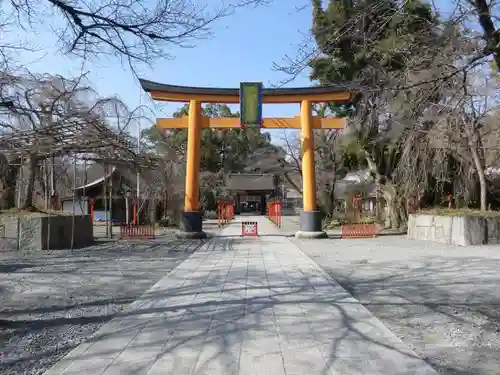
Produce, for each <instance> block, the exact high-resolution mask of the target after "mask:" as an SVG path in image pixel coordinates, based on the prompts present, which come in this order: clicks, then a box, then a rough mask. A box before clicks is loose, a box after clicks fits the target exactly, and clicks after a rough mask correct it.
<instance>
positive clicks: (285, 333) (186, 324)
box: [45, 217, 436, 375]
mask: <svg viewBox="0 0 500 375" xmlns="http://www.w3.org/2000/svg"><path fill="white" fill-rule="evenodd" d="M253 219H254V220H258V222H259V232H260V234H261V236H260V237H258V238H247V237H246V238H241V237H239V234H240V232H241V224H240V223H238V220H236V221H235V222H234V223H232V224H231V225H229V226H228V227H227V228H226V229H224V231H223V233H222V236H221V237H218V238H214V239H213V240H212V241H209V243H208V244H207V245H206V246H205V247H204V248H202V249H201V250H199V251H197V252H196V253H195V254H193V255H192V256H191V257H190V258H188V259H187V260H186V261H184V262H183V263H182V264H181V265H180V266H179V267H177V268H176V269H175V270H174V271H173V272H172V273H170V274H169V275H167V276H166V277H164V278H163V279H162V280H161V281H160V282H158V283H157V284H156V285H155V286H154V287H153V288H152V289H151V290H150V291H148V293H146V294H145V295H144V296H143V297H142V298H141V299H139V300H137V301H136V302H134V303H133V304H131V305H130V306H129V308H128V309H127V310H125V311H123V312H122V313H120V314H119V316H117V317H116V318H115V319H113V320H112V321H111V322H109V323H108V324H106V325H105V326H103V327H102V329H100V330H99V331H98V332H97V333H96V334H95V335H94V336H93V338H92V339H91V340H90V341H89V342H87V343H84V344H82V345H80V346H79V347H77V348H76V349H75V350H74V351H73V352H71V353H70V354H69V355H68V356H67V357H65V358H64V359H63V360H62V361H60V362H59V363H57V364H56V365H55V366H54V367H53V368H52V369H51V370H49V371H48V372H46V374H45V375H69V374H74V375H76V374H78V375H90V374H92V375H97V374H104V375H118V374H119V375H123V374H144V375H146V374H147V375H159V374H161V375H167V374H172V375H173V374H175V375H183V374H210V375H222V374H227V375H233V374H242V375H243V374H247V375H263V374H270V375H309V374H310V375H313V374H318V375H319V374H321V375H323V374H336V375H354V374H356V375H357V374H360V375H361V374H363V375H364V374H370V375H377V374H381V375H382V374H384V375H391V374H418V375H428V374H429V375H430V374H436V372H434V370H432V369H431V368H430V367H429V366H428V365H427V364H426V363H425V362H424V361H423V360H421V359H419V358H418V357H416V355H415V354H414V353H413V352H412V351H411V350H410V349H409V348H408V347H406V346H405V345H404V344H403V343H402V342H401V341H400V340H399V339H398V338H397V337H396V336H395V335H393V334H392V333H391V332H390V331H389V330H388V329H387V328H386V327H385V326H384V325H382V323H381V322H380V321H379V320H377V319H376V318H374V317H373V315H372V314H371V313H369V312H368V310H366V309H365V308H364V307H363V306H362V305H360V304H359V303H358V302H357V301H356V300H355V299H354V298H352V297H351V295H349V294H348V293H347V292H346V291H345V290H344V289H342V288H341V287H340V286H339V285H338V284H337V283H335V282H334V281H333V280H331V279H329V277H328V276H327V275H326V274H325V273H324V272H323V271H322V270H320V269H319V268H318V266H317V265H316V264H315V263H314V262H313V261H311V260H310V259H309V258H308V257H307V256H305V255H304V254H303V253H302V252H301V251H300V250H299V249H298V248H297V247H296V246H295V245H293V244H292V243H291V242H290V241H289V240H288V239H287V238H285V237H283V236H281V235H279V231H278V230H277V229H276V228H275V227H274V226H273V225H272V224H271V223H269V222H268V221H267V220H266V219H265V218H260V217H255V218H253ZM245 220H251V218H248V217H245Z"/></svg>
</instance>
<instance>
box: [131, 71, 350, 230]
mask: <svg viewBox="0 0 500 375" xmlns="http://www.w3.org/2000/svg"><path fill="white" fill-rule="evenodd" d="M140 82H141V86H142V88H143V89H144V91H146V92H148V93H149V94H150V95H151V97H152V99H154V100H158V101H166V102H184V103H189V114H188V116H183V117H181V118H169V119H163V118H160V119H157V122H156V125H157V127H158V128H160V129H188V140H187V160H186V194H185V199H184V212H183V215H182V220H181V230H180V232H179V235H180V236H182V237H189V238H203V237H205V233H204V232H203V228H202V217H201V213H200V212H199V172H200V171H199V169H200V134H201V129H206V128H209V129H216V128H222V129H231V128H241V127H245V126H248V127H251V126H254V127H259V128H264V129H300V130H301V141H302V151H303V153H302V177H303V178H302V180H303V208H304V209H303V212H302V213H301V214H300V231H299V232H297V236H298V237H309V238H319V237H325V236H326V234H325V233H324V232H323V230H322V224H321V214H320V212H319V211H318V210H317V206H316V173H315V161H314V137H313V130H314V129H343V128H344V127H345V123H346V121H345V119H344V118H319V117H315V116H313V115H312V104H314V103H326V102H344V103H346V102H352V101H353V98H354V94H353V93H352V92H350V91H349V90H348V89H346V88H341V87H301V88H272V89H263V88H262V84H261V83H255V82H253V83H241V86H240V89H232V88H207V87H186V86H174V85H167V84H162V83H157V82H151V81H147V80H143V79H141V80H140ZM245 90H246V91H248V94H247V93H246V92H245ZM202 103H220V104H238V103H239V104H240V106H241V116H242V117H241V118H209V117H206V116H203V115H202V113H201V104H202ZM285 103H298V104H300V116H296V117H292V118H284V117H280V118H262V104H285ZM245 113H246V114H245ZM244 116H246V117H245V118H244ZM249 119H250V120H249Z"/></svg>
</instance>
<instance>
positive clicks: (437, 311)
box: [292, 236, 500, 375]
mask: <svg viewBox="0 0 500 375" xmlns="http://www.w3.org/2000/svg"><path fill="white" fill-rule="evenodd" d="M292 241H293V242H294V243H296V244H297V245H298V246H299V247H300V249H301V250H302V251H303V252H304V253H306V254H307V255H308V256H309V257H311V258H312V259H313V260H314V261H316V263H317V264H318V265H320V266H321V267H322V268H323V269H324V270H325V271H327V272H328V273H329V274H330V275H332V276H333V277H334V278H335V279H336V280H337V281H339V282H340V283H341V284H342V285H343V286H344V288H346V289H347V290H349V291H350V292H351V293H352V294H353V295H354V296H355V297H356V298H357V299H358V300H359V301H360V302H361V303H362V304H363V305H365V306H366V307H367V308H368V309H369V310H370V311H371V312H372V313H374V314H375V315H376V316H377V317H378V318H379V319H380V320H381V321H382V322H383V323H384V324H385V325H386V326H387V327H388V328H389V329H391V330H392V331H393V332H394V333H395V334H396V335H398V336H399V337H400V338H401V339H402V340H403V341H404V342H405V343H406V344H407V345H408V346H410V347H412V349H414V351H415V352H416V353H417V354H418V355H420V356H421V357H422V358H424V359H426V360H427V361H428V362H429V363H430V364H431V365H432V366H433V367H434V368H435V369H436V370H437V371H438V372H439V373H440V374H446V375H472V374H474V375H495V374H500V272H499V270H500V246H498V245H497V246H481V247H473V246H470V247H458V246H451V245H444V244H437V243H431V242H427V241H425V242H424V241H412V240H407V239H406V238H405V237H404V236H397V237H396V236H391V237H379V238H377V239H353V240H334V239H327V240H313V241H311V240H296V239H293V240H292Z"/></svg>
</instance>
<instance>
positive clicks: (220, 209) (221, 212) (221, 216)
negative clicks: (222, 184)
mask: <svg viewBox="0 0 500 375" xmlns="http://www.w3.org/2000/svg"><path fill="white" fill-rule="evenodd" d="M232 219H234V202H233V201H231V200H229V199H220V200H218V201H217V220H218V221H219V227H221V226H223V225H225V224H227V223H228V222H229V221H230V220H232Z"/></svg>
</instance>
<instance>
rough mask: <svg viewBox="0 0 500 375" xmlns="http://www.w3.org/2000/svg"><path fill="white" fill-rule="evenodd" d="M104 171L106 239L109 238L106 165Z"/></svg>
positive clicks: (103, 189) (103, 167) (103, 194)
mask: <svg viewBox="0 0 500 375" xmlns="http://www.w3.org/2000/svg"><path fill="white" fill-rule="evenodd" d="M102 170H103V172H104V181H103V182H102V199H103V200H104V201H103V203H104V227H105V228H106V238H108V237H109V233H108V230H109V228H108V204H107V201H108V196H107V194H106V191H107V189H106V185H107V182H106V177H107V176H106V164H103V165H102Z"/></svg>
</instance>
